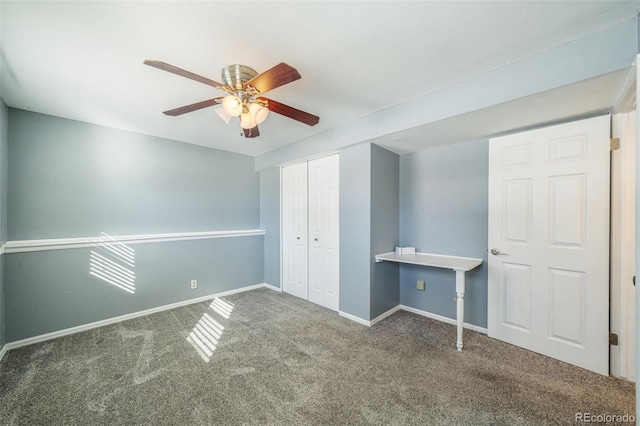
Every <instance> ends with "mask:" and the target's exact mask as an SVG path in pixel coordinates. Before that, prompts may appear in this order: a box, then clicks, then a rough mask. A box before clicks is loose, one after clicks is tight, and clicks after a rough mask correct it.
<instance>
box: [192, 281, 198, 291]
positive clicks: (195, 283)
mask: <svg viewBox="0 0 640 426" xmlns="http://www.w3.org/2000/svg"><path fill="white" fill-rule="evenodd" d="M195 288H198V280H191V290H193V289H195Z"/></svg>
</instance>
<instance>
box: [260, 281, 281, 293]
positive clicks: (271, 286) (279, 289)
mask: <svg viewBox="0 0 640 426" xmlns="http://www.w3.org/2000/svg"><path fill="white" fill-rule="evenodd" d="M262 286H263V287H265V288H268V289H270V290H273V291H277V292H278V293H282V289H281V288H280V287H276V286H275V285H271V284H267V283H262Z"/></svg>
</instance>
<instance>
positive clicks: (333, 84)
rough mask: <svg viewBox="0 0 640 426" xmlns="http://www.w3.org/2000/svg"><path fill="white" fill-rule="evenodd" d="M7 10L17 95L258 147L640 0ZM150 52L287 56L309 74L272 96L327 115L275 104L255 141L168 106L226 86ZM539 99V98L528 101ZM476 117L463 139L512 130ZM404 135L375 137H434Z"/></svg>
mask: <svg viewBox="0 0 640 426" xmlns="http://www.w3.org/2000/svg"><path fill="white" fill-rule="evenodd" d="M0 7H1V9H0V13H1V26H2V29H1V31H2V32H1V39H0V43H1V51H0V53H1V55H2V68H1V71H2V75H1V76H0V82H1V90H0V94H1V96H2V98H3V99H4V101H5V102H6V103H7V105H9V106H11V107H15V108H21V109H26V110H31V111H36V112H41V113H45V114H51V115H55V116H60V117H65V118H71V119H76V120H81V121H85V122H89V123H95V124H101V125H105V126H110V127H115V128H120V129H125V130H131V131H135V132H140V133H144V134H149V135H155V136H161V137H165V138H169V139H174V140H179V141H183V142H188V143H194V144H198V145H204V146H208V147H214V148H219V149H224V150H228V151H233V152H238V153H242V154H248V155H254V156H255V155H259V154H262V153H265V152H268V151H270V150H273V149H276V148H278V147H280V146H283V145H287V144H290V143H293V142H296V141H299V140H302V139H305V138H308V137H310V136H312V135H314V134H316V133H319V132H322V131H325V130H328V129H332V128H336V127H338V126H341V125H343V124H345V123H348V122H350V121H353V120H355V119H358V118H360V117H363V116H366V115H369V114H372V113H374V112H377V111H380V110H383V109H385V108H388V107H390V106H394V105H399V104H402V103H404V102H407V101H409V100H411V99H414V98H416V97H418V96H420V95H424V94H426V93H430V92H432V91H434V90H437V89H439V88H442V87H445V86H448V85H451V84H453V83H455V82H458V81H461V80H464V79H467V78H469V77H471V76H473V75H476V74H479V73H483V72H487V71H489V70H492V69H495V68H498V67H500V66H502V65H505V64H508V63H511V62H514V61H517V60H519V59H522V58H525V57H528V56H531V55H533V54H535V53H538V52H541V51H543V50H546V49H549V48H551V47H554V46H558V45H560V44H563V43H566V42H568V41H571V40H575V39H577V38H579V37H581V36H584V35H586V34H589V33H593V32H595V31H598V30H601V29H604V28H607V27H609V26H611V25H614V24H616V23H618V22H622V21H625V20H628V19H631V18H633V17H634V16H636V15H637V14H638V13H639V12H640V2H638V1H585V2H576V1H562V2H556V1H548V2H547V1H545V2H542V1H540V2H538V1H534V2H529V1H511V2H497V1H496V2H494V1H470V2H452V1H448V2H435V1H425V2H419V1H412V2H399V1H376V2H365V1H356V2H335V1H331V2H311V1H298V2H266V1H258V2H247V1H233V2H224V1H200V2H185V1H173V2H151V1H146V2H131V1H107V2H89V1H85V2H80V1H77V2H51V1H45V2H28V1H2V3H1V5H0ZM145 59H157V60H161V61H164V62H168V63H170V64H172V65H175V66H178V67H180V68H184V69H187V70H189V71H192V72H194V73H197V74H200V75H203V76H205V77H209V78H211V79H213V80H217V81H220V69H221V68H222V67H223V66H225V65H229V64H235V63H241V64H245V65H248V66H250V67H252V68H254V69H256V70H257V71H258V72H262V71H265V70H267V69H268V68H270V67H272V66H273V65H275V64H277V63H279V62H287V63H289V64H290V65H292V66H294V67H296V68H297V69H298V71H299V72H300V74H301V75H302V79H301V80H298V81H296V82H293V83H291V84H289V85H286V86H283V87H280V88H277V89H275V90H273V91H272V92H269V94H268V96H269V97H271V98H273V99H275V100H278V101H280V102H283V103H285V104H288V105H290V106H293V107H296V108H299V109H302V110H305V111H307V112H310V113H312V114H315V115H318V116H320V123H319V124H318V125H317V126H315V127H308V126H306V125H304V124H301V123H298V122H296V121H293V120H290V119H288V118H285V117H282V116H278V115H276V114H271V115H270V116H269V117H268V118H267V120H266V121H265V122H264V123H263V124H262V125H261V126H260V132H261V136H260V137H258V138H256V139H245V138H241V137H240V136H239V134H240V127H239V124H238V123H237V122H236V121H232V122H231V124H229V125H227V124H225V123H224V122H223V121H222V120H221V119H220V118H218V116H217V114H216V113H215V110H214V109H213V108H207V109H204V110H201V111H197V112H193V113H189V114H186V115H183V116H179V117H167V116H165V115H163V114H162V111H164V110H167V109H171V108H175V107H179V106H183V105H186V104H190V103H194V102H197V101H200V100H205V99H209V98H212V97H216V96H219V95H221V94H222V92H220V91H217V90H216V89H213V88H212V87H209V86H206V85H203V84H200V83H197V82H194V81H192V80H188V79H185V78H182V77H179V76H176V75H173V74H170V73H167V72H163V71H160V70H157V69H155V68H151V67H148V66H145V65H143V61H144V60H145ZM614 77H619V78H622V79H624V76H623V75H622V76H613V77H612V76H609V79H608V80H607V78H604V79H603V80H602V81H603V82H604V83H603V84H605V85H606V84H608V85H616V84H619V80H616V81H615V82H614V81H613V80H612V79H613V78H614ZM592 84H595V83H594V82H592ZM598 87H600V86H598ZM567 90H570V89H567ZM591 91H592V92H594V93H596V92H601V90H599V89H598V88H597V87H593V88H592V90H591ZM541 96H550V95H549V94H546V95H544V94H542V95H541ZM585 102H588V101H587V100H585ZM530 104H535V100H532V99H529V100H523V101H522V102H521V103H520V104H518V105H519V107H523V108H524V107H526V106H527V105H530ZM601 107H602V105H594V108H596V109H597V108H601ZM511 109H513V108H511ZM511 109H510V110H511ZM571 113H575V112H571ZM477 114H479V115H478V116H469V117H463V119H465V120H469V121H464V122H463V123H464V125H465V126H471V125H472V124H474V123H476V121H478V123H479V120H476V118H481V116H482V111H479V112H477ZM445 121H446V122H445V123H439V124H437V126H438V127H437V128H434V127H431V128H429V129H421V128H416V129H413V130H411V131H410V132H408V133H407V135H411V136H412V137H413V138H414V139H415V138H418V139H419V136H420V134H421V132H422V131H425V130H431V131H434V132H436V133H435V134H437V135H439V137H440V139H441V140H447V129H454V128H460V124H461V123H460V122H455V120H453V122H448V121H449V120H445ZM478 123H476V124H475V125H476V127H474V129H475V130H473V131H470V132H469V134H465V135H464V136H465V137H469V138H470V137H480V136H482V135H483V134H485V135H486V132H487V131H491V130H493V131H494V133H495V131H496V130H497V131H500V130H501V129H486V128H484V127H481V126H480V125H479V124H478ZM522 124H523V126H526V125H530V124H535V123H522ZM502 130H508V129H502ZM456 137H457V138H459V136H456ZM449 139H451V138H449ZM453 139H455V138H453ZM407 140H408V139H406V140H405V138H403V137H402V136H401V135H389V136H386V137H383V138H381V139H380V140H379V141H378V142H379V143H380V144H382V145H383V146H387V147H389V148H391V149H393V150H395V151H396V152H410V151H411V150H415V149H418V148H417V147H421V148H424V145H423V144H416V146H413V147H412V146H411V143H409V142H407ZM403 141H404V142H403ZM403 143H404V145H403Z"/></svg>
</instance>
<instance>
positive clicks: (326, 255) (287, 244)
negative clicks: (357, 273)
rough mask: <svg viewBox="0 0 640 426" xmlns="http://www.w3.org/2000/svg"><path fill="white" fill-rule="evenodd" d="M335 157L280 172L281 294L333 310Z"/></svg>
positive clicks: (336, 235) (335, 277) (335, 289)
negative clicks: (284, 293) (290, 295)
mask: <svg viewBox="0 0 640 426" xmlns="http://www.w3.org/2000/svg"><path fill="white" fill-rule="evenodd" d="M338 206H339V156H338V155H337V154H336V155H331V156H327V157H323V158H319V159H316V160H312V161H308V162H304V163H300V164H296V165H292V166H287V167H283V168H282V289H283V291H285V292H287V293H290V294H293V295H294V296H298V297H301V298H303V299H308V300H309V301H311V302H314V303H317V304H319V305H322V306H324V307H327V308H329V309H332V310H335V311H337V310H338V307H339V304H338V295H339V225H338V223H339V207H338Z"/></svg>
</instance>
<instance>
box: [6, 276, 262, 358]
mask: <svg viewBox="0 0 640 426" xmlns="http://www.w3.org/2000/svg"><path fill="white" fill-rule="evenodd" d="M265 286H266V285H265V284H262V283H261V284H255V285H250V286H247V287H241V288H236V289H233V290H228V291H223V292H220V293H215V294H209V295H207V296H201V297H196V298H193V299H187V300H183V301H181V302H176V303H171V304H169V305H163V306H158V307H156V308H151V309H145V310H144V311H138V312H132V313H130V314H126V315H120V316H118V317H113V318H107V319H104V320H101V321H96V322H91V323H88V324H82V325H79V326H76V327H71V328H66V329H64V330H58V331H54V332H52V333H47V334H41V335H39V336H34V337H29V338H27V339H23V340H17V341H15V342H10V343H7V344H5V346H4V348H3V349H2V350H3V351H5V352H6V351H8V350H10V349H16V348H20V347H22V346H28V345H33V344H34V343H40V342H44V341H47V340H51V339H56V338H58V337H62V336H68V335H70V334H75V333H80V332H82V331H86V330H91V329H94V328H98V327H102V326H105V325H110V324H115V323H118V322H122V321H126V320H130V319H133V318H138V317H142V316H145V315H150V314H154V313H156V312H162V311H166V310H169V309H174V308H179V307H181V306H187V305H192V304H194V303H200V302H205V301H207V300H211V299H213V298H215V297H224V296H229V295H231V294H235V293H242V292H245V291H249V290H255V289H257V288H263V287H265Z"/></svg>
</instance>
